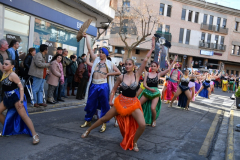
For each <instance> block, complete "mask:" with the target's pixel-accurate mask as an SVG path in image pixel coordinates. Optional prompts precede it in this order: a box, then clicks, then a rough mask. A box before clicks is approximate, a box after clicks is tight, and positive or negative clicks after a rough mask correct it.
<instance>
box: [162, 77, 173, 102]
mask: <svg viewBox="0 0 240 160" xmlns="http://www.w3.org/2000/svg"><path fill="white" fill-rule="evenodd" d="M169 79H170V78H169V76H166V81H165V82H164V84H163V86H164V87H167V86H168V81H169ZM167 94H168V90H167V89H166V90H165V92H164V94H163V95H164V97H163V100H167ZM171 94H172V96H171V99H172V98H173V96H174V94H173V93H171Z"/></svg>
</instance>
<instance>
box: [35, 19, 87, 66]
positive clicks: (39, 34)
mask: <svg viewBox="0 0 240 160" xmlns="http://www.w3.org/2000/svg"><path fill="white" fill-rule="evenodd" d="M76 35H77V32H74V31H71V30H67V29H65V28H63V27H60V26H57V25H55V24H52V23H50V22H46V21H43V20H40V19H37V18H36V19H35V26H34V42H33V46H34V48H36V50H37V52H38V51H39V47H40V45H41V44H47V45H48V46H49V47H48V55H47V61H48V62H49V61H51V59H52V57H53V56H54V55H55V54H56V52H57V47H62V48H63V49H67V50H68V56H69V57H70V55H73V54H74V55H77V56H80V55H82V54H83V52H84V38H83V39H82V40H81V41H80V42H77V40H76Z"/></svg>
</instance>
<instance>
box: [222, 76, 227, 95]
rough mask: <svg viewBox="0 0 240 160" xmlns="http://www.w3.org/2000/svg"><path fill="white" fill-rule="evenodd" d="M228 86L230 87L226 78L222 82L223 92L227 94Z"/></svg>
mask: <svg viewBox="0 0 240 160" xmlns="http://www.w3.org/2000/svg"><path fill="white" fill-rule="evenodd" d="M227 85H228V79H227V78H225V77H224V78H223V80H222V91H224V92H226V91H227V90H228V87H227Z"/></svg>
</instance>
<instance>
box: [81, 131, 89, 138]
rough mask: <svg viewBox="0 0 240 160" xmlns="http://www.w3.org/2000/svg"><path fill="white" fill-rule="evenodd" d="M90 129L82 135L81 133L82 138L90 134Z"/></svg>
mask: <svg viewBox="0 0 240 160" xmlns="http://www.w3.org/2000/svg"><path fill="white" fill-rule="evenodd" d="M89 133H90V132H89V131H88V130H86V131H85V132H84V133H83V134H82V135H81V137H82V138H86V137H87V136H88V135H89Z"/></svg>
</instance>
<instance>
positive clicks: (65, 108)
mask: <svg viewBox="0 0 240 160" xmlns="http://www.w3.org/2000/svg"><path fill="white" fill-rule="evenodd" d="M83 106H85V104H81V105H79V106H72V107H62V108H55V109H49V110H45V111H41V112H34V113H29V114H30V115H31V114H40V113H47V112H56V111H62V110H67V109H74V108H79V107H83Z"/></svg>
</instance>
